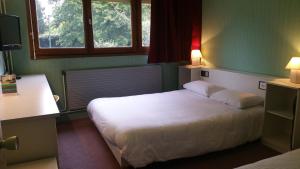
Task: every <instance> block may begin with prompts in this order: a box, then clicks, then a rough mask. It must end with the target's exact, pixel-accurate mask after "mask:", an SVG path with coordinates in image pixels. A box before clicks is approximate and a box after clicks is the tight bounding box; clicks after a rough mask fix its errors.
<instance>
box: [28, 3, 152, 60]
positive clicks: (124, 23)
mask: <svg viewBox="0 0 300 169" xmlns="http://www.w3.org/2000/svg"><path fill="white" fill-rule="evenodd" d="M28 12H29V19H30V25H29V31H30V32H29V33H30V39H31V51H32V55H33V56H34V57H35V58H52V57H68V56H71V57H72V56H74V55H76V54H79V55H97V54H143V53H146V52H147V49H148V47H149V44H150V15H151V1H150V0H28Z"/></svg>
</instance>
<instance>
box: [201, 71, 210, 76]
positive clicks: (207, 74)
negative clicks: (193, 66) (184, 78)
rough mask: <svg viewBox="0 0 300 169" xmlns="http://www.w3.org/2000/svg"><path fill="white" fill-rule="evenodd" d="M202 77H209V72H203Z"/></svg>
mask: <svg viewBox="0 0 300 169" xmlns="http://www.w3.org/2000/svg"><path fill="white" fill-rule="evenodd" d="M201 76H202V77H209V71H205V70H201Z"/></svg>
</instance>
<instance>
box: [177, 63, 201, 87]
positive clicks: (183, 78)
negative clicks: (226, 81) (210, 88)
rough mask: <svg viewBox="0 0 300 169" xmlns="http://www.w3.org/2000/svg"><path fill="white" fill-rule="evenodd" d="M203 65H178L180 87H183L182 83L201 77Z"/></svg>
mask: <svg viewBox="0 0 300 169" xmlns="http://www.w3.org/2000/svg"><path fill="white" fill-rule="evenodd" d="M201 68H202V66H192V65H184V66H179V67H178V88H179V89H182V85H183V84H185V83H188V82H191V81H194V80H200V79H201V76H200V75H201V74H200V73H201Z"/></svg>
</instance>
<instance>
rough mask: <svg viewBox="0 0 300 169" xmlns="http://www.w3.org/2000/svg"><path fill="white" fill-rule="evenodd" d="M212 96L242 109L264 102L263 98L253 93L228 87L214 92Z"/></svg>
mask: <svg viewBox="0 0 300 169" xmlns="http://www.w3.org/2000/svg"><path fill="white" fill-rule="evenodd" d="M210 98H211V99H213V100H216V101H219V102H222V103H225V104H228V105H231V106H234V107H237V108H241V109H243V108H248V107H252V106H257V105H260V104H262V103H263V102H264V100H263V98H261V97H259V96H257V95H255V94H253V93H246V92H239V91H235V90H228V89H225V90H221V91H218V92H216V93H213V94H212V95H211V96H210Z"/></svg>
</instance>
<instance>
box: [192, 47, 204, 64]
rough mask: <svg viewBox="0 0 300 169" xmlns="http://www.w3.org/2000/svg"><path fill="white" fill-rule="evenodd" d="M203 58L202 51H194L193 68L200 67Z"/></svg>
mask: <svg viewBox="0 0 300 169" xmlns="http://www.w3.org/2000/svg"><path fill="white" fill-rule="evenodd" d="M201 57H202V54H201V52H200V50H198V49H194V50H192V52H191V59H192V65H193V66H198V65H200V64H201Z"/></svg>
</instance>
